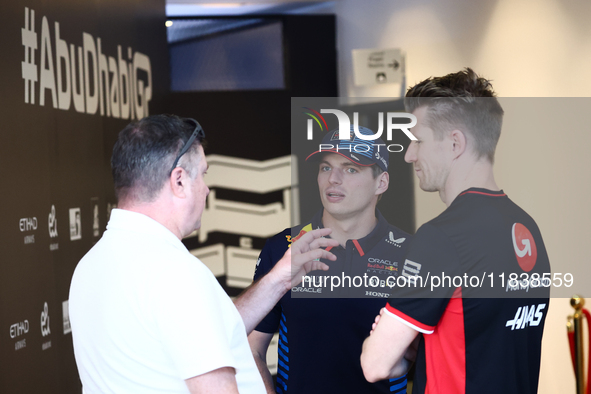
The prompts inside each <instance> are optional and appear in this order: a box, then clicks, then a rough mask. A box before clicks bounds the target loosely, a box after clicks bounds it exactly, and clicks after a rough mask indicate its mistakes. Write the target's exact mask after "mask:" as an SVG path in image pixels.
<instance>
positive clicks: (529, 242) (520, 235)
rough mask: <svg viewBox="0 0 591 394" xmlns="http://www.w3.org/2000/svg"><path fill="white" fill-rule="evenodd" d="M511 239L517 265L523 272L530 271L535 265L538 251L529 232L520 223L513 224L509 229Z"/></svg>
mask: <svg viewBox="0 0 591 394" xmlns="http://www.w3.org/2000/svg"><path fill="white" fill-rule="evenodd" d="M511 238H512V239H513V249H514V250H515V257H516V258H517V263H519V266H520V267H521V269H522V270H524V271H525V272H529V271H531V270H532V269H533V268H534V266H535V265H536V259H537V257H538V249H537V248H536V242H535V241H534V237H533V235H531V232H530V231H529V230H528V229H527V227H525V226H524V225H523V224H521V223H513V227H512V228H511Z"/></svg>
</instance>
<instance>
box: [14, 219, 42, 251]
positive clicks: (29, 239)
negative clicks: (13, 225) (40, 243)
mask: <svg viewBox="0 0 591 394" xmlns="http://www.w3.org/2000/svg"><path fill="white" fill-rule="evenodd" d="M18 228H19V230H20V231H21V233H30V232H33V231H35V230H37V218H36V217H31V218H21V219H20V220H19V221H18ZM24 243H25V245H27V244H34V243H35V234H27V235H25V238H24Z"/></svg>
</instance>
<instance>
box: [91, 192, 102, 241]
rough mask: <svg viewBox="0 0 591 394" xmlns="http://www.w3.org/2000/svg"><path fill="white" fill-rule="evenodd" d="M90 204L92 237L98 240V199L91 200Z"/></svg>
mask: <svg viewBox="0 0 591 394" xmlns="http://www.w3.org/2000/svg"><path fill="white" fill-rule="evenodd" d="M90 204H91V206H92V236H93V237H95V238H98V236H99V235H100V225H99V199H98V197H94V198H91V199H90Z"/></svg>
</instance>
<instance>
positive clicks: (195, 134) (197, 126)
mask: <svg viewBox="0 0 591 394" xmlns="http://www.w3.org/2000/svg"><path fill="white" fill-rule="evenodd" d="M183 122H185V123H189V124H191V125H194V126H195V130H193V134H191V137H190V138H189V139H188V140H187V142H186V143H185V145H183V148H182V149H181V151H180V152H179V155H178V156H177V157H176V159H175V160H174V163H172V168H171V169H170V173H171V174H172V171H174V169H175V168H176V167H177V165H178V163H179V160H180V159H181V157H182V156H183V155H184V154H185V153H187V151H188V150H189V148H190V147H191V145H193V142H195V140H196V139H197V138H198V137H200V139H201V140H203V139H204V138H205V132H204V131H203V129H202V128H201V125H200V124H199V122H197V121H196V120H195V119H191V118H184V119H183Z"/></svg>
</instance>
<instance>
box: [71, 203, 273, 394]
mask: <svg viewBox="0 0 591 394" xmlns="http://www.w3.org/2000/svg"><path fill="white" fill-rule="evenodd" d="M69 308H70V322H71V326H72V336H73V341H74V353H75V356H76V363H77V365H78V370H79V373H80V378H81V380H82V384H83V386H84V391H85V393H87V394H94V393H97V394H98V393H101V394H104V393H150V394H151V393H167V394H171V393H188V392H189V390H188V389H187V386H186V384H185V382H184V380H185V379H188V378H192V377H194V376H198V375H201V374H204V373H207V372H210V371H213V370H215V369H218V368H221V367H233V368H235V369H236V380H237V382H238V389H239V391H240V393H243V394H250V393H263V392H264V391H265V389H264V385H263V381H262V378H261V376H260V374H259V372H258V370H257V367H256V364H255V362H254V359H253V356H252V353H251V350H250V347H249V345H248V341H247V339H246V331H245V327H244V323H243V322H242V318H241V317H240V314H239V313H238V310H237V309H236V307H235V306H234V303H233V302H232V301H231V300H230V298H229V297H228V296H227V295H226V293H225V292H224V290H223V289H222V288H221V286H220V285H219V283H218V281H217V280H216V278H215V277H214V276H213V274H212V273H211V271H209V269H208V268H207V267H206V266H205V265H203V263H202V262H201V261H199V259H197V258H196V257H194V256H193V255H191V253H189V251H188V250H187V248H186V247H185V246H184V245H183V243H182V242H181V241H180V240H179V239H178V238H177V237H176V236H175V235H174V234H173V233H172V232H170V231H169V230H168V229H167V228H165V227H164V226H163V225H161V224H160V223H158V222H156V221H155V220H153V219H151V218H149V217H147V216H145V215H142V214H139V213H135V212H131V211H126V210H121V209H114V210H113V211H112V212H111V219H110V221H109V224H108V226H107V231H105V233H104V234H103V237H102V238H101V240H100V241H99V242H98V243H97V244H96V245H95V246H94V247H93V248H92V249H91V250H90V251H89V252H88V253H87V254H86V256H84V258H82V260H81V261H80V263H79V264H78V266H77V267H76V270H75V272H74V276H73V278H72V284H71V287H70V298H69Z"/></svg>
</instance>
